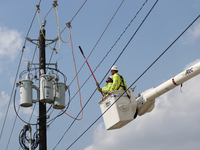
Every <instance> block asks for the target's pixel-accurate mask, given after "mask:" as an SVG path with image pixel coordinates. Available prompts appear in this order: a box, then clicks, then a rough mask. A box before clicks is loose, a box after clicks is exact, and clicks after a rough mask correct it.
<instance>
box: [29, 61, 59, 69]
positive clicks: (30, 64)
mask: <svg viewBox="0 0 200 150" xmlns="http://www.w3.org/2000/svg"><path fill="white" fill-rule="evenodd" d="M32 65H40V63H30V62H28V65H27V68H28V69H30V66H32ZM46 65H55V69H56V70H57V67H58V64H57V62H55V63H46Z"/></svg>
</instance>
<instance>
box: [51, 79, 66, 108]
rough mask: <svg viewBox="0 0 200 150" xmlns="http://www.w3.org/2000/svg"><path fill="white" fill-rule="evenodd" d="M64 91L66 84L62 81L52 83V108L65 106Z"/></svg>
mask: <svg viewBox="0 0 200 150" xmlns="http://www.w3.org/2000/svg"><path fill="white" fill-rule="evenodd" d="M65 91H66V85H65V84H64V83H62V82H58V83H55V84H54V85H53V97H54V104H53V108H54V109H63V108H65Z"/></svg>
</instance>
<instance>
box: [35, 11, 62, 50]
mask: <svg viewBox="0 0 200 150" xmlns="http://www.w3.org/2000/svg"><path fill="white" fill-rule="evenodd" d="M39 13H40V12H39V9H38V8H37V15H38V22H39V25H40V30H41V33H42V35H43V37H44V39H45V41H46V42H47V44H48V46H49V48H50V49H51V50H53V51H58V50H59V49H60V45H61V44H60V38H59V32H58V41H59V47H58V48H57V49H55V48H52V47H51V46H50V43H49V42H48V40H47V38H46V36H45V35H44V33H43V29H42V25H41V22H40V15H39ZM54 13H55V12H54ZM55 17H57V15H56V14H55ZM56 24H57V19H56ZM57 27H58V25H57ZM58 30H59V28H58Z"/></svg>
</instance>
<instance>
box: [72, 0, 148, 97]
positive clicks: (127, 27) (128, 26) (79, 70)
mask: <svg viewBox="0 0 200 150" xmlns="http://www.w3.org/2000/svg"><path fill="white" fill-rule="evenodd" d="M147 1H148V0H146V1H145V2H144V3H143V5H142V6H141V8H140V9H139V10H138V11H137V13H136V14H135V16H134V17H133V19H132V20H131V21H130V23H129V24H128V26H127V27H126V28H125V29H124V31H123V32H122V34H121V35H120V36H119V38H118V39H117V40H116V41H115V43H114V44H113V46H112V47H111V48H110V50H109V51H108V52H107V53H106V55H105V56H104V57H103V59H102V60H101V61H100V63H99V64H98V65H97V67H96V68H95V69H94V71H93V72H95V71H96V70H97V68H98V67H99V66H100V65H101V63H102V62H103V61H104V59H105V58H106V57H107V56H108V54H109V53H110V52H111V51H112V49H113V48H114V47H115V45H116V44H117V43H118V41H119V40H120V39H121V37H122V36H123V35H124V33H125V32H126V30H127V29H128V28H129V27H130V25H131V23H132V22H133V21H134V19H135V18H136V17H137V15H138V14H139V13H140V11H141V10H142V8H143V7H144V5H145V4H146V3H147ZM93 50H94V48H93ZM88 58H89V57H88ZM88 58H87V59H88ZM79 71H80V70H79ZM91 76H92V74H91V75H90V76H89V77H88V78H87V79H86V81H85V82H84V83H83V84H82V86H81V88H82V87H83V86H84V85H85V84H86V83H87V81H88V80H89V79H90V77H91ZM75 77H76V76H75ZM104 78H105V77H104ZM74 79H75V78H74ZM74 79H73V80H74ZM102 82H103V80H102V81H101V82H100V84H101V83H102ZM71 83H72V82H71ZM71 83H70V84H71ZM81 88H80V89H81ZM77 93H78V91H77V92H76V93H75V94H74V96H73V97H72V98H71V100H72V99H73V98H74V97H75V96H76V95H77Z"/></svg>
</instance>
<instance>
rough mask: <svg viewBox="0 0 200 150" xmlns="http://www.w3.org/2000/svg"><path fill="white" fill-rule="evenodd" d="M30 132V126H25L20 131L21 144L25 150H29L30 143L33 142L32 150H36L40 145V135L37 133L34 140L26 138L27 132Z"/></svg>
mask: <svg viewBox="0 0 200 150" xmlns="http://www.w3.org/2000/svg"><path fill="white" fill-rule="evenodd" d="M28 130H29V126H28V125H25V126H24V128H23V129H22V130H21V131H20V134H19V144H20V146H21V147H22V149H23V150H29V146H27V145H29V141H31V149H32V150H35V149H36V148H37V146H38V144H39V135H38V134H37V132H35V133H34V136H33V139H31V140H30V139H29V138H28V136H26V132H27V131H28Z"/></svg>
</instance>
